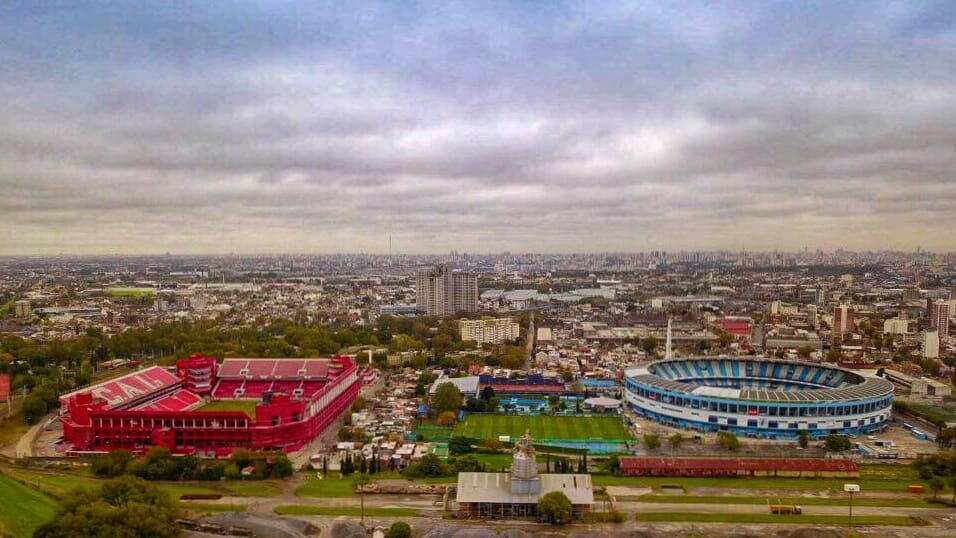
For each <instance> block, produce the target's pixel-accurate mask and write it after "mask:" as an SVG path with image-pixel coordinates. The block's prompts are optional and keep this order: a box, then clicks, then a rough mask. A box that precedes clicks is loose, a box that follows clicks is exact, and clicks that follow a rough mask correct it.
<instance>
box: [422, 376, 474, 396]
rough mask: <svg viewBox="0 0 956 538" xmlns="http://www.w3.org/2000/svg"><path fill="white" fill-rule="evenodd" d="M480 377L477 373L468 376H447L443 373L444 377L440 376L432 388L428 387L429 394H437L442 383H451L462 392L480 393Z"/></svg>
mask: <svg viewBox="0 0 956 538" xmlns="http://www.w3.org/2000/svg"><path fill="white" fill-rule="evenodd" d="M478 379H479V377H478V376H476V375H470V376H468V377H445V376H444V374H442V377H439V378H438V379H436V380H435V382H434V383H432V386H431V388H430V389H428V393H429V394H435V392H436V391H437V390H438V386H439V385H441V384H442V383H451V384H452V385H455V387H456V388H458V392H460V393H462V394H478Z"/></svg>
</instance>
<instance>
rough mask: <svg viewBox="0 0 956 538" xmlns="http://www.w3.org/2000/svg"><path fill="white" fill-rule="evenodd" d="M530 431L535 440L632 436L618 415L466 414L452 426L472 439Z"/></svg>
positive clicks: (492, 437)
mask: <svg viewBox="0 0 956 538" xmlns="http://www.w3.org/2000/svg"><path fill="white" fill-rule="evenodd" d="M525 430H530V431H531V436H532V437H534V438H535V440H536V441H541V440H545V439H569V440H589V439H594V440H623V439H628V440H629V439H631V435H630V433H628V431H627V428H625V427H624V423H623V422H622V421H621V419H620V418H616V417H555V416H550V415H538V416H529V415H468V416H467V417H466V418H465V420H464V422H460V423H459V424H457V425H456V426H455V430H454V434H455V435H464V436H465V437H470V438H472V439H497V438H498V436H499V435H510V436H511V437H512V438H515V437H521V436H522V435H524V432H525Z"/></svg>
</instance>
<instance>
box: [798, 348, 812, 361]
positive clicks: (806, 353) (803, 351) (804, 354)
mask: <svg viewBox="0 0 956 538" xmlns="http://www.w3.org/2000/svg"><path fill="white" fill-rule="evenodd" d="M814 351H816V349H814V347H813V346H800V347H798V348H797V356H799V357H800V358H801V359H809V358H810V355H813V352H814Z"/></svg>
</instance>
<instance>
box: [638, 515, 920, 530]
mask: <svg viewBox="0 0 956 538" xmlns="http://www.w3.org/2000/svg"><path fill="white" fill-rule="evenodd" d="M637 520H638V521H648V522H651V521H693V522H700V523H780V524H783V525H844V526H845V525H848V521H847V517H846V516H807V515H800V516H778V515H774V514H687V513H683V512H652V513H647V514H638V516H637ZM853 524H854V525H857V526H867V525H894V526H901V527H912V526H917V525H927V524H928V523H927V522H926V521H924V520H922V519H920V518H914V517H909V516H856V517H854V518H853Z"/></svg>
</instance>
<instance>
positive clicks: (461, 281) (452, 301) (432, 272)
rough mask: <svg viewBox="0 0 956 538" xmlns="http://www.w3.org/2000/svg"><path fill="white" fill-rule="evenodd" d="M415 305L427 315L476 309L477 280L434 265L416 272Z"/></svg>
mask: <svg viewBox="0 0 956 538" xmlns="http://www.w3.org/2000/svg"><path fill="white" fill-rule="evenodd" d="M416 284H417V292H418V298H417V304H418V308H419V309H420V310H424V311H425V313H426V314H427V315H429V316H440V317H443V316H450V315H452V314H455V313H456V312H476V311H477V310H478V277H477V276H476V275H472V274H469V273H460V272H457V271H452V270H451V269H450V268H449V267H448V266H447V265H444V264H442V265H438V266H436V267H431V268H428V269H422V270H420V271H419V272H418V278H417V280H416Z"/></svg>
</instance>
